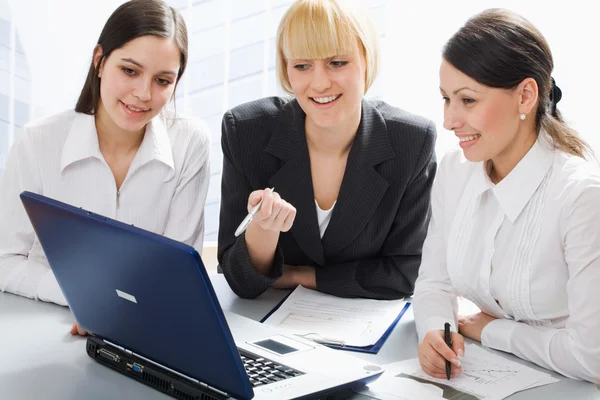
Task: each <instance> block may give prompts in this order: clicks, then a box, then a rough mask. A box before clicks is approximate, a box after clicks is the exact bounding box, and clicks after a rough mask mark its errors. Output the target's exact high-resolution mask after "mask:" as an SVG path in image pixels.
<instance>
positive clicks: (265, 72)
mask: <svg viewBox="0 0 600 400" xmlns="http://www.w3.org/2000/svg"><path fill="white" fill-rule="evenodd" d="M122 2H123V1H122V0H94V1H92V0H0V174H1V170H2V168H3V165H4V162H5V159H6V155H7V152H8V149H9V147H10V145H11V143H12V141H13V139H14V137H15V136H16V135H18V133H19V129H20V127H21V126H22V125H23V123H24V122H26V121H28V120H31V119H37V118H41V117H43V116H46V115H51V114H53V113H56V112H60V111H62V110H64V109H67V108H72V107H73V106H74V104H75V101H76V99H77V95H78V94H79V91H80V89H81V86H82V84H83V81H84V78H85V74H86V72H87V68H88V67H89V62H90V59H91V54H92V50H93V47H94V45H95V43H96V40H97V38H98V35H99V34H100V30H101V29H102V26H103V25H104V22H105V21H106V19H107V18H108V16H109V15H110V13H111V12H112V11H113V10H114V9H115V8H116V7H117V6H118V5H119V4H121V3H122ZM291 2H292V1H290V0H201V1H198V0H194V1H192V0H168V3H169V4H171V5H172V6H174V7H176V8H178V9H179V10H181V12H182V13H183V14H184V17H185V19H186V22H187V24H188V29H189V33H190V59H189V66H188V70H187V72H186V75H185V76H184V79H183V81H182V83H181V85H180V87H179V88H178V92H177V99H176V102H177V110H178V111H180V112H183V113H186V114H189V115H193V116H196V117H199V118H202V119H204V120H205V121H207V123H208V125H209V127H210V128H211V131H212V149H211V150H212V156H211V184H210V190H209V195H208V200H207V203H206V233H205V234H206V240H208V241H211V240H216V238H217V230H218V215H219V201H220V182H221V164H222V154H221V149H220V122H221V117H222V115H223V113H224V112H225V111H226V110H227V109H229V108H231V107H234V106H236V105H238V104H241V103H244V102H247V101H250V100H253V99H256V98H260V97H264V96H271V95H281V94H282V91H281V89H280V88H279V87H278V85H277V82H276V78H275V70H274V67H275V47H274V36H275V32H276V29H277V25H278V23H279V20H280V18H281V16H282V15H283V13H284V12H285V10H286V9H287V7H288V6H289V4H291ZM362 2H363V3H364V4H365V5H366V6H367V7H368V8H369V9H370V13H371V15H372V17H373V19H374V21H375V23H376V25H377V28H378V31H379V33H380V35H381V39H382V43H383V53H382V58H383V60H382V61H383V63H382V72H381V75H380V76H379V78H378V80H377V81H376V82H375V85H374V86H373V87H372V88H371V90H370V91H369V93H368V94H367V97H368V98H380V99H383V100H385V101H387V102H389V103H391V104H393V105H395V106H398V107H401V108H404V109H406V110H408V111H411V112H414V113H417V114H421V115H423V116H426V117H428V118H430V119H433V120H434V121H435V122H436V124H437V126H438V143H437V152H438V156H439V157H441V156H442V155H443V154H444V153H445V152H447V151H448V150H450V149H453V148H455V147H456V139H455V138H454V137H453V135H452V134H451V133H450V132H447V131H444V129H443V127H442V102H441V96H440V95H439V90H438V67H439V64H440V53H441V49H442V46H443V44H444V42H445V41H446V40H447V39H448V38H449V37H450V36H451V35H452V33H453V32H454V31H456V29H458V28H459V27H460V26H461V25H462V24H463V23H464V22H465V20H466V19H467V18H468V17H469V16H471V15H473V14H475V13H477V12H479V11H482V10H484V9H486V8H490V7H504V8H508V9H511V10H513V11H516V12H519V13H521V14H523V15H524V16H525V17H526V18H528V19H529V20H530V21H531V22H533V23H534V24H535V25H536V26H537V27H538V28H539V29H540V30H541V31H542V33H543V34H544V35H545V37H546V39H547V40H548V41H549V43H550V46H551V48H552V51H553V54H554V58H555V73H554V77H555V78H556V80H557V83H558V84H559V86H560V87H561V88H562V90H563V100H562V101H561V103H560V105H559V108H560V109H561V111H562V112H563V114H564V116H565V118H566V119H567V120H568V122H570V123H571V124H572V126H573V127H574V128H576V129H577V130H579V132H580V133H581V135H582V136H583V137H584V138H585V139H586V140H588V141H589V142H590V143H591V144H592V146H593V147H594V148H595V149H596V151H599V152H600V137H598V135H597V134H596V131H597V123H596V115H597V110H596V109H597V106H596V97H597V94H598V93H600V81H599V80H598V79H597V74H598V73H597V69H598V66H599V65H600V51H599V50H597V45H596V43H595V40H594V39H595V38H597V32H596V28H595V26H596V21H595V20H594V19H593V18H594V13H593V12H592V9H591V5H590V4H592V3H585V2H584V1H583V0H571V1H569V2H553V1H542V0H531V1H528V2H523V1H516V0H498V1H489V0H476V1H474V0H473V1H466V0H463V1H460V0H458V1H454V2H447V1H441V0H430V1H420V2H410V3H407V2H403V1H398V0H362ZM34 9H35V10H36V12H35V13H33V12H31V10H34Z"/></svg>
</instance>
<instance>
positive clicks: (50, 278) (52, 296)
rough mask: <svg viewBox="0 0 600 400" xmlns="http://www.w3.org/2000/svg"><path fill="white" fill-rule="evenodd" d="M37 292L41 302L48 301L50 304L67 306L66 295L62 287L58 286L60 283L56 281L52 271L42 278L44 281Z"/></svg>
mask: <svg viewBox="0 0 600 400" xmlns="http://www.w3.org/2000/svg"><path fill="white" fill-rule="evenodd" d="M37 292H38V295H37V297H38V299H39V300H42V301H47V302H49V303H56V304H58V305H61V306H66V305H67V300H66V299H65V295H64V294H63V292H62V290H61V289H60V286H58V282H57V281H56V277H55V276H54V273H53V272H52V270H49V271H48V272H46V274H45V275H44V276H43V277H42V280H41V281H40V284H39V285H38V290H37Z"/></svg>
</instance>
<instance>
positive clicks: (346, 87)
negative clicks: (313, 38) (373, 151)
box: [287, 44, 365, 128]
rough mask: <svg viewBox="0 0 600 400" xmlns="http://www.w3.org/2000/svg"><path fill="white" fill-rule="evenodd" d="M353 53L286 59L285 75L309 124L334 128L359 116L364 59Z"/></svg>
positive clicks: (362, 91) (363, 87)
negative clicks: (316, 57)
mask: <svg viewBox="0 0 600 400" xmlns="http://www.w3.org/2000/svg"><path fill="white" fill-rule="evenodd" d="M361 53H362V52H361V51H360V49H359V46H358V44H356V45H355V46H354V49H353V51H349V52H346V54H340V55H336V56H333V57H329V58H325V59H311V60H302V59H290V60H287V74H288V78H289V82H290V85H291V87H292V89H293V91H294V94H295V95H296V99H297V100H298V103H299V104H300V106H301V107H302V110H304V112H305V113H306V117H307V119H309V120H310V121H309V122H310V123H311V124H313V125H315V126H317V127H320V128H334V127H336V126H340V125H342V124H343V123H344V122H346V121H348V120H355V119H356V116H357V115H359V116H360V112H361V100H362V97H363V94H364V92H365V60H364V57H363V56H362V54H361Z"/></svg>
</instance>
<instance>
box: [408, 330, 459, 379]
mask: <svg viewBox="0 0 600 400" xmlns="http://www.w3.org/2000/svg"><path fill="white" fill-rule="evenodd" d="M464 354H465V343H464V338H463V336H462V335H461V334H459V333H456V332H452V348H450V347H448V346H447V345H446V343H445V341H444V331H442V330H439V331H437V330H434V331H429V332H427V333H426V334H425V337H424V338H423V341H422V342H421V343H420V344H419V362H420V363H421V368H423V371H425V372H426V373H428V374H429V375H431V376H433V377H434V378H439V379H446V360H448V361H450V362H451V363H452V371H451V376H452V377H455V376H456V375H458V374H460V373H461V372H462V368H461V367H460V361H459V359H460V358H462V357H463V356H464Z"/></svg>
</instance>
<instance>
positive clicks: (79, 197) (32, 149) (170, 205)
mask: <svg viewBox="0 0 600 400" xmlns="http://www.w3.org/2000/svg"><path fill="white" fill-rule="evenodd" d="M209 138H210V135H209V132H208V129H207V128H206V125H205V124H204V123H201V122H200V121H197V120H193V119H187V118H183V117H180V116H177V119H175V120H173V119H167V118H166V117H165V114H159V115H158V116H156V117H155V118H153V119H152V121H150V123H148V125H147V127H146V133H145V135H144V139H143V140H142V144H141V145H140V148H139V149H138V151H137V154H136V156H135V158H134V160H133V161H132V163H131V166H130V167H129V170H128V172H127V176H126V178H125V180H124V181H123V184H122V185H121V188H120V190H119V191H117V188H116V183H115V179H114V176H113V174H112V172H111V170H110V168H109V166H108V164H107V163H106V161H105V160H104V157H103V156H102V153H101V152H100V148H99V145H98V136H97V132H96V126H95V122H94V117H93V116H90V115H86V114H81V113H76V112H75V111H73V110H71V111H67V112H64V113H61V114H58V115H56V116H53V117H50V118H47V119H44V120H42V121H39V122H37V123H31V124H28V125H26V126H25V127H24V129H23V132H22V133H21V135H20V136H19V137H18V138H17V140H16V141H15V143H14V146H13V148H12V149H11V151H10V156H9V158H8V162H7V164H6V169H5V171H4V175H3V177H2V181H1V182H0V289H1V290H2V291H7V292H11V293H15V294H18V295H22V296H26V297H30V298H36V299H40V300H44V301H51V302H55V303H58V304H62V305H66V301H65V299H64V296H63V295H62V292H61V291H60V289H59V287H58V284H57V283H56V279H55V278H54V275H53V274H52V271H51V270H50V267H49V265H48V261H47V260H46V257H45V255H44V253H43V250H42V247H41V246H40V243H39V241H38V239H37V237H36V235H35V233H34V231H33V228H32V226H31V223H30V221H29V219H28V217H27V215H26V213H25V210H24V208H23V205H22V204H21V201H20V198H19V194H20V193H21V192H22V191H25V190H27V191H30V192H34V193H39V194H42V195H44V196H48V197H51V198H53V199H56V200H59V201H62V202H65V203H69V204H72V205H74V206H76V207H82V208H84V209H86V210H89V211H92V212H94V213H98V214H101V215H104V216H107V217H109V218H113V219H117V220H119V221H123V222H125V223H128V224H133V225H135V226H137V227H140V228H143V229H146V230H149V231H152V232H155V233H159V234H162V235H165V236H168V237H170V238H172V239H175V240H178V241H181V242H184V243H186V244H188V245H192V246H194V247H195V248H196V249H197V250H198V251H201V249H202V240H203V234H204V202H205V200H206V195H207V192H208V183H209V177H210V171H209V150H210V143H209V141H210V139H209Z"/></svg>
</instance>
